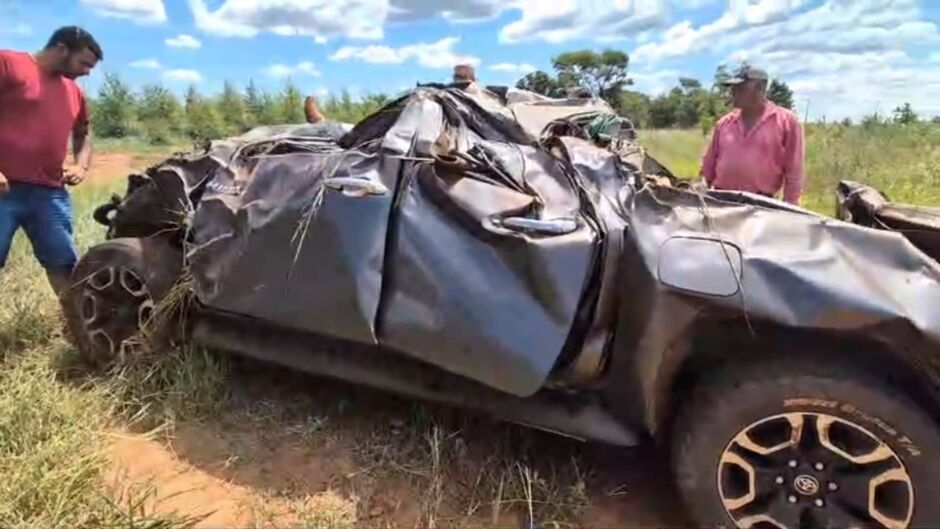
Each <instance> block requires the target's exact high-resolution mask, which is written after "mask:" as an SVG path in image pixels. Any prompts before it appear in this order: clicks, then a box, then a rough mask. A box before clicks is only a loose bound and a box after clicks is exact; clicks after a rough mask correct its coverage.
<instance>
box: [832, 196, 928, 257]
mask: <svg viewBox="0 0 940 529" xmlns="http://www.w3.org/2000/svg"><path fill="white" fill-rule="evenodd" d="M836 197H837V200H838V205H837V208H836V216H838V217H839V218H840V219H842V220H846V221H849V222H853V223H855V224H859V225H861V226H869V227H871V228H876V229H881V230H890V231H896V232H898V233H901V234H903V235H904V236H905V237H907V238H908V239H910V241H911V242H912V243H914V245H915V246H917V247H918V248H920V249H921V250H923V251H924V252H926V253H927V255H930V256H931V257H933V258H934V259H940V208H935V207H926V206H915V205H912V204H898V203H895V202H891V200H890V199H889V198H888V197H887V196H885V194H884V193H882V192H881V191H879V190H877V189H875V188H873V187H871V186H867V185H864V184H860V183H858V182H852V181H850V180H845V181H842V182H839V185H838V186H837V188H836Z"/></svg>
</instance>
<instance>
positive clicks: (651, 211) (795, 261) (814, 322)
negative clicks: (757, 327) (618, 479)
mask: <svg viewBox="0 0 940 529" xmlns="http://www.w3.org/2000/svg"><path fill="white" fill-rule="evenodd" d="M622 204H623V207H624V214H625V216H626V218H627V219H628V222H629V225H630V230H629V231H630V233H631V234H632V240H631V241H629V243H628V244H627V249H626V251H625V255H624V259H625V260H627V261H628V263H630V264H629V265H628V267H630V268H631V269H632V270H634V274H633V276H632V277H631V278H630V279H629V280H628V281H627V284H626V285H625V288H626V289H627V291H628V292H630V294H629V295H625V296H624V298H625V303H624V306H623V307H622V309H621V314H622V317H621V325H620V326H619V327H618V334H619V335H620V338H619V340H618V347H619V348H620V349H621V350H618V351H617V353H616V354H615V355H614V364H613V365H612V372H611V376H612V378H617V377H624V376H627V377H629V380H630V381H629V382H625V381H623V380H620V379H617V384H615V385H619V386H631V385H636V386H637V388H638V389H637V390H636V392H637V393H638V394H636V395H634V396H633V397H634V398H636V399H638V401H639V402H641V403H642V406H638V413H640V414H641V415H642V416H643V420H644V421H646V422H647V423H648V424H649V425H654V424H655V418H656V417H657V410H656V408H657V406H658V405H659V404H660V403H658V402H657V394H658V393H660V392H661V390H662V386H663V385H664V383H666V382H668V380H664V379H663V377H665V378H666V379H668V378H669V377H670V376H671V374H672V373H673V372H674V371H675V370H676V369H677V367H676V365H674V364H675V363H676V359H675V358H670V355H672V354H681V353H676V352H677V351H681V350H682V349H683V346H684V345H687V344H685V343H683V342H684V341H685V340H688V338H689V337H688V336H687V333H688V330H689V329H690V328H691V327H692V326H693V325H694V324H695V323H696V322H697V321H700V319H701V318H713V317H728V316H732V317H735V316H736V317H740V318H747V319H748V321H750V322H755V323H770V324H773V325H775V326H778V327H783V328H789V329H794V330H799V331H801V332H810V333H815V332H818V333H821V334H822V333H826V334H830V335H831V334H836V335H849V336H852V337H859V338H864V339H867V340H871V341H873V342H876V343H880V344H884V345H885V348H886V350H892V351H893V352H898V351H901V352H902V354H908V355H910V356H911V358H907V360H908V361H917V362H918V365H920V366H924V365H927V366H933V367H931V368H930V369H931V371H932V373H933V375H934V376H935V374H936V371H937V370H936V367H937V366H938V365H940V361H938V359H940V303H938V301H940V265H938V263H937V262H936V261H934V260H933V259H931V258H930V257H929V256H928V255H926V254H925V253H924V252H922V251H921V250H919V249H918V248H917V247H916V246H914V245H913V244H912V243H911V242H910V241H908V240H907V239H906V238H905V237H904V236H902V235H901V234H898V233H894V232H889V231H880V230H873V229H869V228H865V227H861V226H857V225H854V224H850V223H847V222H843V221H840V220H834V219H831V218H827V217H823V216H820V215H817V214H815V213H811V212H809V211H805V210H801V209H799V208H795V207H792V206H789V205H784V204H783V203H780V202H778V201H774V200H771V199H764V198H762V197H756V196H754V195H749V194H742V193H727V192H717V193H716V192H713V193H707V194H697V193H693V192H687V191H682V190H678V189H674V188H668V187H661V186H646V187H644V188H643V189H641V190H639V191H636V192H634V191H633V190H632V188H625V190H624V193H623V195H622ZM630 265H633V266H632V267H631V266H630ZM757 338H760V337H759V336H758V337H757ZM622 349H628V351H623V350H622ZM629 349H632V350H633V351H634V352H633V354H630V353H629ZM624 353H625V354H624ZM937 379H938V378H935V380H937Z"/></svg>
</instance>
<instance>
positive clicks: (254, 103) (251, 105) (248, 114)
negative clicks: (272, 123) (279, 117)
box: [245, 79, 264, 128]
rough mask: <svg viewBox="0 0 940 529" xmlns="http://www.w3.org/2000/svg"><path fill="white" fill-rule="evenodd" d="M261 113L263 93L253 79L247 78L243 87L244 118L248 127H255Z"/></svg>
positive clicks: (262, 109)
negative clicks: (246, 84)
mask: <svg viewBox="0 0 940 529" xmlns="http://www.w3.org/2000/svg"><path fill="white" fill-rule="evenodd" d="M263 115H264V94H263V93H262V92H261V91H260V90H258V87H257V86H255V81H254V80H253V79H249V80H248V86H246V87H245V120H246V121H247V125H248V127H249V128H250V127H256V126H258V125H259V124H261V118H262V116H263Z"/></svg>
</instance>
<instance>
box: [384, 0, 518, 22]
mask: <svg viewBox="0 0 940 529" xmlns="http://www.w3.org/2000/svg"><path fill="white" fill-rule="evenodd" d="M514 4H515V2H512V1H506V0H444V1H442V0H391V2H390V5H389V18H390V20H391V21H393V22H411V21H415V20H423V19H429V18H436V17H441V18H444V19H446V20H449V21H451V22H479V21H483V20H489V19H492V18H493V17H496V16H498V15H499V14H500V13H502V12H503V11H504V10H506V9H509V8H511V7H513V6H514Z"/></svg>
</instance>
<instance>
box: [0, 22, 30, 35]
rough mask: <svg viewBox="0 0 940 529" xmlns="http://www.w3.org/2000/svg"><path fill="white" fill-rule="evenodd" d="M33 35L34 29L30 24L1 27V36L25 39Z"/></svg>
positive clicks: (21, 23)
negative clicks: (14, 36)
mask: <svg viewBox="0 0 940 529" xmlns="http://www.w3.org/2000/svg"><path fill="white" fill-rule="evenodd" d="M32 34H33V28H32V27H31V26H30V25H29V24H25V23H23V22H20V23H19V24H15V25H13V26H6V27H0V35H16V36H19V37H25V36H27V35H32Z"/></svg>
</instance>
